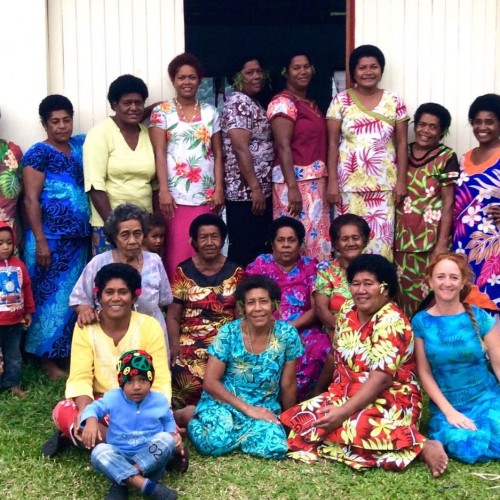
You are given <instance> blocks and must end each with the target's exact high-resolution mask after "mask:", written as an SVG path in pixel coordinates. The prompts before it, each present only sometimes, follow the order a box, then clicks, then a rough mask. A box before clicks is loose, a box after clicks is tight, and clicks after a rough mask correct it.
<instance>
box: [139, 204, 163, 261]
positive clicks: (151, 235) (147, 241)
mask: <svg viewBox="0 0 500 500" xmlns="http://www.w3.org/2000/svg"><path fill="white" fill-rule="evenodd" d="M164 242H165V220H164V219H163V217H162V216H161V215H160V214H148V220H147V224H146V234H145V235H144V239H143V240H142V246H143V248H144V250H147V251H148V252H153V253H157V254H158V255H159V256H160V257H162V256H163V244H164Z"/></svg>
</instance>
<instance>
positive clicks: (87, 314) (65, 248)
mask: <svg viewBox="0 0 500 500" xmlns="http://www.w3.org/2000/svg"><path fill="white" fill-rule="evenodd" d="M384 66H385V60H384V56H383V54H382V53H381V51H380V50H379V49H378V48H376V47H373V46H369V45H368V46H361V47H358V48H357V49H356V50H355V51H354V52H353V53H352V54H351V58H350V61H349V71H350V75H351V81H352V82H353V83H354V87H353V88H351V89H348V90H346V91H345V92H341V93H339V94H337V95H336V96H335V97H334V99H333V101H332V103H331V105H330V108H329V109H328V112H327V115H326V120H325V117H324V116H323V114H322V112H321V110H319V108H318V107H317V106H316V104H315V103H314V101H312V100H311V99H310V98H309V97H308V95H307V89H308V86H309V83H310V81H311V78H312V77H313V75H314V66H313V65H312V64H311V61H310V60H309V58H308V56H307V55H306V54H303V53H300V52H298V53H296V54H293V55H292V56H291V57H290V58H289V59H288V61H286V64H285V66H284V68H283V72H282V74H283V76H284V78H285V88H284V90H283V91H281V92H280V93H278V94H277V95H276V96H275V97H274V98H273V99H272V100H271V102H270V104H269V106H268V108H267V111H266V110H265V109H264V108H263V107H262V105H261V104H260V103H259V101H258V100H257V96H258V94H259V92H260V91H261V90H262V88H263V85H264V83H265V80H266V73H265V72H264V70H263V67H262V63H261V61H260V59H259V58H257V57H255V56H250V57H248V58H243V59H242V60H241V61H240V62H239V63H238V64H237V65H236V66H235V69H234V71H233V73H232V75H231V77H232V79H233V83H234V92H233V93H232V94H231V96H230V97H229V98H228V100H227V101H226V103H225V105H224V108H223V111H222V114H221V116H219V113H218V111H217V110H216V109H215V108H213V107H212V106H210V105H208V104H205V103H200V102H199V101H198V100H197V99H196V91H197V89H198V86H199V84H200V81H201V79H202V77H203V69H202V66H201V64H200V62H199V61H198V59H197V58H196V57H194V56H193V55H192V54H187V53H186V54H181V55H179V56H177V57H176V58H174V60H173V61H172V62H171V63H170V65H169V68H168V72H169V76H170V79H171V81H172V83H173V86H174V89H175V91H176V97H175V98H174V99H172V100H169V101H166V102H163V103H157V104H156V105H154V106H152V107H151V108H148V109H147V108H145V100H146V98H147V97H148V90H147V87H146V85H145V84H144V82H143V81H142V80H140V79H139V78H136V77H133V76H131V75H123V76H121V77H119V78H118V79H117V80H115V81H114V82H113V83H112V84H111V86H110V88H109V93H108V100H109V103H110V106H111V108H112V109H113V111H114V113H115V114H114V116H111V117H109V118H107V119H106V120H105V121H104V122H102V123H100V124H98V125H96V126H95V127H94V128H93V129H92V130H91V131H90V132H89V133H88V135H87V138H86V139H85V138H84V137H83V136H75V137H73V136H72V118H73V108H72V106H71V103H70V102H69V101H68V100H67V99H66V98H64V97H63V96H57V95H56V96H49V97H47V98H46V99H44V100H43V101H42V103H41V105H40V109H39V111H40V117H41V119H42V124H43V126H44V128H45V130H46V132H47V139H46V141H44V142H41V143H38V144H36V145H35V146H33V147H32V148H31V149H30V150H29V151H28V152H27V153H26V155H25V156H24V158H23V166H24V170H23V176H24V181H25V182H24V184H25V192H26V195H25V207H26V217H27V222H28V231H27V235H26V248H25V259H26V263H27V266H28V269H29V272H30V275H31V276H32V283H33V289H34V294H35V300H36V304H37V313H36V315H35V316H34V318H33V325H32V326H31V329H30V331H29V333H28V340H27V344H26V349H27V351H28V352H32V353H34V354H36V355H38V356H40V357H41V358H42V360H43V364H44V367H45V369H46V370H47V373H48V374H49V376H51V377H54V378H55V377H58V376H60V375H62V374H63V371H62V369H61V366H60V365H59V364H58V363H56V361H57V360H58V359H59V358H67V357H68V356H69V354H70V342H71V338H72V336H73V341H72V342H73V345H72V348H71V367H70V376H69V379H68V384H67V391H66V397H67V398H68V399H67V400H65V401H63V402H61V403H59V404H58V405H57V406H56V409H55V410H54V421H55V422H56V425H57V427H58V432H57V433H56V434H55V435H54V437H53V438H51V440H49V442H47V443H46V446H45V447H44V454H46V455H47V456H50V455H53V454H54V453H56V452H57V451H58V450H59V449H60V446H61V445H62V443H63V441H64V440H65V439H66V440H71V441H73V442H74V443H76V444H78V442H79V440H80V438H79V434H78V429H79V415H80V414H81V412H82V411H83V409H84V408H85V406H86V405H88V404H89V403H90V401H92V399H93V398H96V397H100V396H101V395H102V393H103V392H105V391H106V390H108V389H110V388H111V387H113V386H115V385H116V380H115V378H116V377H115V375H114V371H113V367H112V363H111V362H112V361H113V360H114V359H115V358H117V357H118V356H119V355H120V354H121V352H123V351H125V350H128V349H129V348H131V347H130V346H132V347H134V348H140V349H143V350H146V351H148V352H150V353H151V354H153V357H155V367H156V371H157V374H158V373H159V372H162V374H163V375H162V376H161V377H158V376H157V378H156V379H155V383H157V381H158V384H159V385H158V387H157V389H158V390H162V391H163V392H165V393H166V394H167V396H168V397H169V398H170V397H171V400H172V406H173V408H174V410H175V416H176V420H177V422H178V425H179V426H181V427H186V428H187V432H188V434H189V436H190V438H191V440H192V441H193V443H194V445H195V447H196V448H197V449H198V450H199V451H200V452H201V453H208V454H212V455H220V454H223V453H227V452H229V451H232V450H235V449H238V448H239V449H241V450H243V451H244V452H248V453H251V454H253V455H256V456H263V457H272V458H282V457H284V456H285V454H286V453H287V451H288V452H289V455H290V456H291V457H293V458H296V459H299V460H304V461H314V460H317V459H318V457H321V458H326V459H331V460H335V461H338V462H342V463H346V464H348V465H350V466H352V467H354V468H368V467H382V468H385V469H389V470H400V469H402V468H404V467H406V466H407V465H408V464H409V463H410V462H411V461H413V460H414V459H415V458H416V457H417V456H420V457H421V458H422V459H423V460H424V461H425V462H426V463H427V465H428V466H429V468H430V469H431V472H432V474H433V475H434V476H439V475H441V474H442V473H443V472H444V471H445V469H446V466H447V461H448V458H447V454H446V452H448V454H450V455H451V456H454V457H457V458H459V459H462V460H465V461H470V462H474V461H481V460H489V459H492V458H498V457H499V456H500V426H499V425H498V424H497V422H498V421H500V419H499V412H500V403H498V401H500V399H499V398H498V396H499V394H498V391H499V389H498V382H497V380H496V378H495V375H496V377H499V376H500V337H499V335H500V333H499V331H497V328H496V326H495V324H494V320H493V319H492V317H491V316H489V315H488V314H487V313H485V312H484V311H483V310H481V309H479V308H476V307H474V306H471V305H470V301H468V296H469V292H470V288H471V280H470V276H469V271H468V269H469V267H468V266H469V264H472V265H473V268H474V271H475V273H476V277H475V278H476V286H477V287H478V288H479V290H480V291H482V292H487V293H488V294H489V296H490V297H491V299H492V300H493V302H491V301H490V302H488V304H490V305H491V309H495V307H496V306H495V303H496V302H497V301H499V300H500V295H499V294H498V293H497V290H498V286H500V278H499V276H500V268H499V270H498V271H497V266H496V261H497V259H498V254H499V253H500V252H499V250H498V241H497V240H498V234H499V233H498V227H497V224H500V204H499V203H496V202H497V201H498V202H500V195H499V194H498V193H499V192H500V191H499V186H498V176H497V174H496V169H497V164H498V162H499V161H500V96H497V95H494V94H488V95H485V96H481V97H479V98H477V99H476V100H475V101H474V103H473V105H472V106H471V108H470V111H469V120H470V123H471V125H472V129H473V132H474V134H475V137H476V138H477V140H478V142H479V146H478V147H477V148H475V149H474V150H472V151H471V152H470V153H468V154H467V155H465V157H464V160H463V162H462V165H461V166H460V167H459V165H458V161H457V158H456V155H455V154H454V153H453V151H451V150H450V149H449V148H447V147H446V146H444V145H443V144H442V143H441V141H442V139H443V137H444V136H445V135H446V132H447V129H448V128H449V126H450V123H451V117H450V115H449V113H448V111H447V110H446V109H445V108H444V107H443V106H440V105H438V104H434V103H427V104H424V105H422V106H420V107H419V108H418V110H417V112H416V114H415V117H414V126H415V142H414V143H412V144H410V145H409V146H408V145H407V128H408V125H407V124H408V120H409V117H408V114H407V111H406V107H405V105H404V103H403V101H402V100H401V99H400V98H399V97H398V96H397V95H395V94H393V93H392V92H388V91H385V90H383V89H380V88H379V87H378V85H379V82H380V80H381V77H382V73H383V70H384ZM150 112H151V114H150ZM149 114H150V125H149V133H148V130H147V129H146V127H145V126H144V125H142V121H143V119H144V118H146V117H147V116H148V115H149ZM87 194H88V198H89V199H90V203H89V201H88V198H87ZM497 198H498V200H497ZM224 204H225V205H226V210H227V226H226V224H225V223H224V222H223V221H222V219H221V218H220V217H219V211H220V209H221V208H222V206H223V205H224ZM329 204H333V212H334V216H335V217H334V220H333V223H332V224H330V214H329ZM153 210H156V211H157V212H161V213H162V214H163V216H164V218H165V227H166V242H165V252H164V255H163V262H162V259H161V258H160V257H158V256H157V255H155V254H152V253H150V252H147V251H145V250H143V248H142V242H143V237H144V233H145V229H146V227H145V224H146V222H145V215H146V212H148V211H149V212H151V211H153ZM273 219H274V221H273ZM90 234H92V252H93V255H94V256H93V258H92V260H90V262H88V257H89V255H90V245H89V244H87V242H88V243H90V238H89V237H90ZM227 235H228V236H229V254H228V257H226V256H225V255H223V253H222V249H223V245H224V242H225V239H226V236H227ZM451 235H453V247H454V249H455V250H456V252H457V253H456V254H450V253H447V251H448V249H449V245H450V236H451ZM365 252H367V254H366V255H362V254H363V253H365ZM370 253H375V254H380V255H370ZM461 254H464V255H461ZM392 260H394V261H395V264H396V266H394V265H393V264H392V263H391V262H390V261H392ZM87 262H88V263H87ZM125 264H127V265H125ZM165 270H166V271H165ZM429 287H431V288H432V289H433V292H434V305H432V304H429V305H430V306H431V307H430V308H429V309H428V310H426V311H422V312H419V313H418V314H417V315H416V316H415V317H414V319H413V329H412V325H411V324H410V323H409V321H408V319H407V318H408V317H412V316H413V315H414V313H415V312H416V311H417V308H418V307H419V306H420V304H421V302H422V299H424V298H425V297H426V295H427V293H428V290H429ZM68 303H69V304H70V305H71V308H69V307H67V304H68ZM398 304H399V305H398ZM165 310H166V313H165ZM165 316H166V320H165ZM148 317H153V318H155V319H156V320H157V321H152V320H151V319H150V318H148ZM75 322H77V325H76V326H75ZM153 325H154V326H153ZM73 329H75V330H74V331H75V333H74V334H73ZM413 331H414V332H415V336H416V339H414V336H413ZM124 342H125V343H124ZM136 344H137V345H136ZM124 346H125V347H126V348H125V347H124ZM118 351H120V352H118ZM486 352H487V354H488V358H489V362H488V360H487V357H486ZM159 357H162V358H163V359H162V362H161V363H160V366H158V358H159ZM167 360H168V361H167ZM488 363H490V364H491V368H492V370H493V372H494V373H492V372H491V371H489V370H488ZM170 367H171V368H170ZM417 371H418V375H419V377H420V379H421V381H422V384H423V386H424V388H425V389H426V391H427V392H428V393H429V396H430V398H431V400H432V403H431V425H430V434H431V438H433V439H427V438H425V437H424V436H423V435H422V434H421V433H420V432H419V430H418V424H419V419H420V415H421V410H422V395H421V392H420V388H419V385H418V383H417V379H416V375H417ZM457 371H458V372H460V376H459V377H456V376H455V375H456V373H457ZM171 373H172V384H171V387H172V391H171V393H170V376H171ZM297 401H298V402H299V404H296V403H297ZM285 428H289V429H291V431H290V433H289V435H288V437H287V435H286V433H285ZM472 441H474V446H471V445H470V443H471V442H472ZM476 441H477V443H476ZM443 444H444V445H445V448H446V452H445V449H444V448H443Z"/></svg>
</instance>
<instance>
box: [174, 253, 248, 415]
mask: <svg viewBox="0 0 500 500" xmlns="http://www.w3.org/2000/svg"><path fill="white" fill-rule="evenodd" d="M244 276H245V272H244V271H243V269H242V268H241V267H238V266H237V265H236V264H234V263H233V262H231V261H229V260H226V262H225V263H224V265H223V267H222V269H221V270H220V271H219V272H218V273H217V274H215V275H213V276H207V275H205V274H202V273H201V272H200V271H198V269H197V268H196V266H195V265H194V263H193V260H192V259H188V260H185V261H184V262H182V263H181V264H180V265H179V266H178V267H177V268H176V270H175V273H174V276H173V279H172V285H171V286H172V294H173V296H174V302H176V303H178V304H182V305H183V313H182V319H181V324H180V338H179V342H180V347H181V354H182V356H181V358H180V359H177V362H176V364H175V365H174V367H173V368H172V407H173V408H174V409H179V408H183V407H185V406H188V405H195V404H197V403H198V401H199V399H200V397H201V392H202V388H203V376H204V375H205V368H206V366H207V360H208V354H207V348H208V346H209V345H210V344H211V343H212V341H213V339H214V337H215V336H216V335H217V332H218V331H219V328H220V327H221V326H223V325H225V324H226V323H229V322H230V321H233V320H234V318H235V307H236V302H235V299H234V292H235V290H236V287H237V285H238V284H239V283H240V281H242V279H243V278H244Z"/></svg>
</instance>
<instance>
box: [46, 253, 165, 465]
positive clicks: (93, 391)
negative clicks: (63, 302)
mask: <svg viewBox="0 0 500 500" xmlns="http://www.w3.org/2000/svg"><path fill="white" fill-rule="evenodd" d="M94 284H95V288H94V291H95V294H96V295H97V300H98V301H99V303H100V306H101V310H100V313H99V322H98V323H92V324H89V325H85V326H83V327H80V326H78V325H76V326H75V330H74V332H73V341H72V344H71V365H70V372H69V378H68V381H67V382H66V399H65V400H64V401H61V402H59V403H58V404H57V405H56V407H55V408H54V411H53V414H52V417H53V419H54V422H55V424H56V426H57V429H58V430H57V431H56V433H55V434H54V435H53V436H52V437H51V438H50V439H49V440H48V441H47V442H46V443H45V445H44V447H43V455H44V456H45V457H52V456H54V455H56V454H57V453H58V452H59V451H60V450H61V448H62V447H64V446H65V445H70V444H71V443H73V444H75V445H78V446H82V445H81V439H82V438H81V430H80V416H81V414H82V412H83V410H85V408H86V407H87V406H88V405H89V404H90V403H92V401H94V400H95V399H98V398H100V397H102V395H103V394H104V393H105V392H106V391H109V390H111V389H114V388H116V387H118V381H117V378H116V365H117V362H118V359H119V358H120V356H121V355H122V354H123V353H124V352H125V351H130V350H132V349H142V350H143V351H146V352H148V353H149V354H151V356H152V357H153V359H154V360H155V369H156V375H155V379H154V382H153V385H152V389H153V390H155V391H159V392H161V393H163V394H164V395H165V396H166V397H167V399H168V400H170V398H171V395H172V391H171V376H170V370H169V367H168V362H167V348H166V345H165V337H164V335H163V330H162V328H161V326H160V324H159V323H158V321H157V320H156V319H155V318H153V317H151V316H146V315H145V314H141V313H138V312H135V311H133V310H132V309H133V307H134V304H135V302H136V301H137V297H138V296H139V294H140V292H141V275H140V274H139V271H137V269H134V268H133V267H132V266H129V265H128V264H123V263H114V264H107V265H105V266H103V267H101V269H99V271H98V272H97V274H96V276H95V281H94ZM100 432H101V435H102V437H103V438H104V439H105V435H106V427H105V426H104V424H103V425H102V426H101V430H100Z"/></svg>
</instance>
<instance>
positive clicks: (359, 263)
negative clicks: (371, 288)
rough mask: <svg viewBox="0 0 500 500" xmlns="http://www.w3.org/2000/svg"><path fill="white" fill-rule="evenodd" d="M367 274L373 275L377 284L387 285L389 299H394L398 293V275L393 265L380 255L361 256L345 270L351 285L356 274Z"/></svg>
mask: <svg viewBox="0 0 500 500" xmlns="http://www.w3.org/2000/svg"><path fill="white" fill-rule="evenodd" d="M362 272H367V273H371V274H373V275H374V276H375V277H376V278H377V281H378V282H379V283H384V282H385V283H387V287H388V291H389V297H391V299H393V298H395V297H396V294H397V292H398V275H397V272H396V267H395V266H394V264H392V263H391V262H389V261H388V260H387V259H386V258H385V257H382V255H374V254H363V255H360V256H359V257H356V258H355V259H354V260H353V261H352V262H351V263H350V264H349V265H348V266H347V269H346V275H347V281H348V283H349V284H351V283H352V281H353V279H354V277H355V276H356V274H358V273H362Z"/></svg>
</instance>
